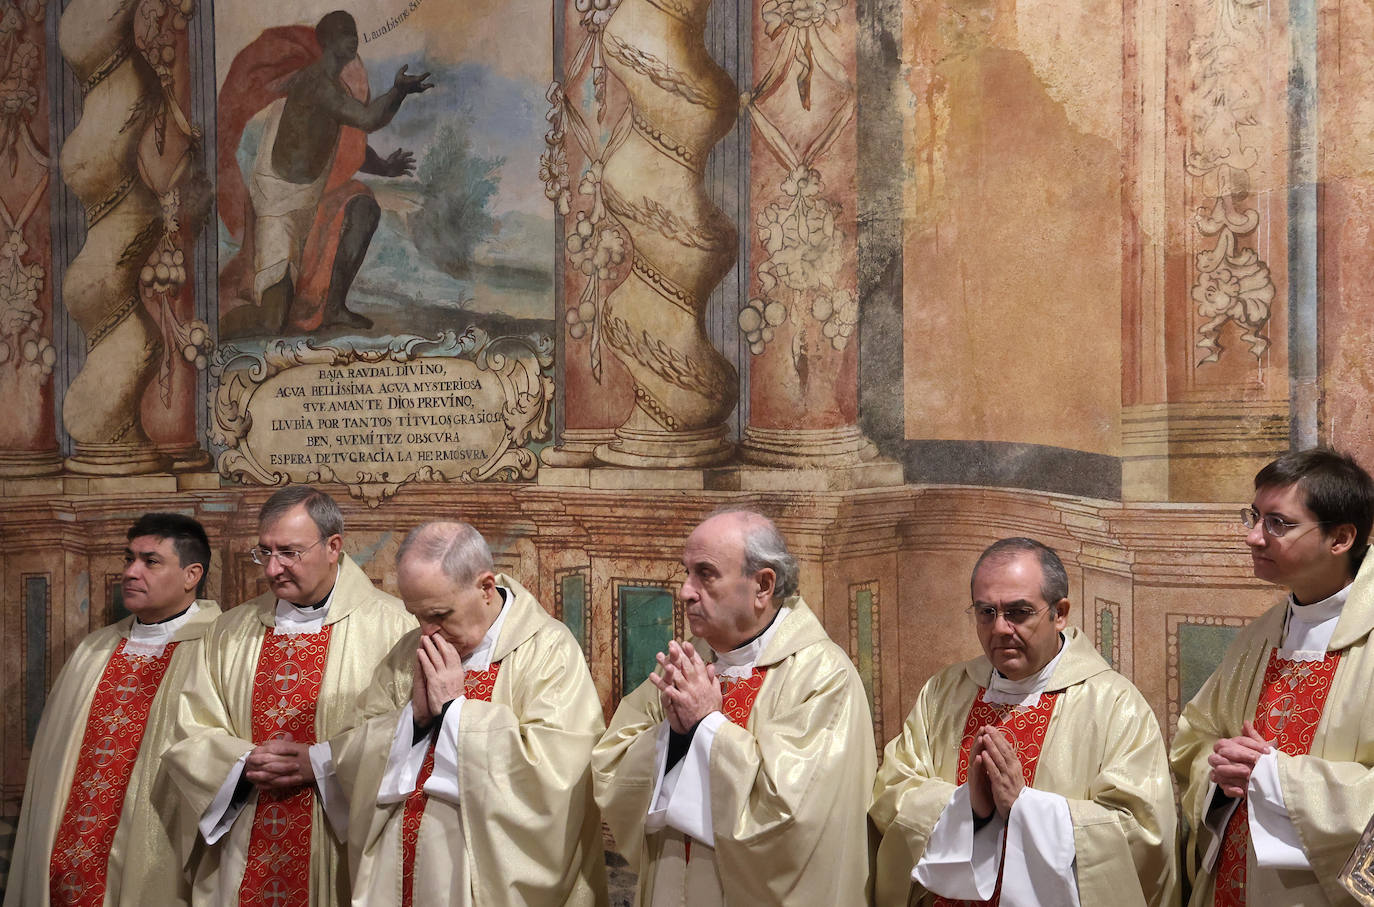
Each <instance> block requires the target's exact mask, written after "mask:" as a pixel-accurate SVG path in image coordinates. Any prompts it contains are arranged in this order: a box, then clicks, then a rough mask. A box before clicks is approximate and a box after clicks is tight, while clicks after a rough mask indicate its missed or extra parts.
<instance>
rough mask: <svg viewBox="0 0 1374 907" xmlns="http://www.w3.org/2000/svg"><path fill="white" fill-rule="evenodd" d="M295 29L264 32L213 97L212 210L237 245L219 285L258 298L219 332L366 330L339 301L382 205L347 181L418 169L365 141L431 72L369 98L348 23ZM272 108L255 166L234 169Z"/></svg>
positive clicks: (406, 156) (343, 18) (329, 21)
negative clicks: (243, 140)
mask: <svg viewBox="0 0 1374 907" xmlns="http://www.w3.org/2000/svg"><path fill="white" fill-rule="evenodd" d="M303 31H306V30H305V29H301V28H299V27H295V28H284V29H269V30H267V31H265V32H264V33H263V35H262V37H260V38H259V39H258V40H257V41H255V42H253V44H251V45H249V46H248V47H247V48H245V49H244V50H243V51H242V52H241V53H240V54H239V55H238V56H237V57H236V58H235V60H234V65H233V67H231V69H230V72H229V75H228V77H227V78H226V79H225V84H224V87H223V88H222V90H221V96H220V117H221V129H226V130H227V131H226V133H225V136H224V138H223V139H222V141H221V144H220V147H221V153H223V152H224V151H226V150H228V151H230V152H231V154H230V157H229V158H228V159H227V161H226V160H225V159H224V158H221V166H220V178H221V180H222V181H225V180H227V181H228V184H227V185H223V184H222V185H221V190H220V206H221V211H222V214H224V220H225V224H226V226H228V227H229V229H230V232H231V234H235V235H236V236H238V237H239V238H241V239H242V241H243V243H244V244H243V247H242V249H241V250H240V253H239V256H237V257H236V259H235V260H234V261H233V262H231V263H230V265H229V266H227V267H226V269H225V272H224V273H223V274H222V275H221V283H222V284H224V285H226V288H227V289H230V290H231V291H237V292H240V293H242V292H244V291H245V290H248V289H251V295H252V298H253V300H254V301H255V302H256V303H257V306H245V305H241V306H239V308H237V309H233V310H229V311H227V312H226V314H225V316H224V318H223V319H222V323H221V333H222V334H224V335H225V336H238V335H244V334H263V333H266V334H269V335H271V334H278V333H281V332H283V331H287V332H306V331H313V330H318V329H321V328H329V327H335V326H338V327H344V328H354V329H359V330H365V329H367V328H369V327H371V326H372V322H371V321H370V320H369V319H367V318H365V317H363V316H362V315H359V314H357V313H356V312H353V311H350V310H349V309H348V307H347V305H346V303H347V299H348V291H349V288H350V287H351V286H352V285H353V278H354V277H355V276H356V275H357V273H358V268H359V267H360V266H361V265H362V261H363V257H364V256H365V255H366V253H367V247H368V244H369V243H370V242H371V240H372V234H373V232H374V231H375V230H376V228H377V223H378V221H379V219H380V215H381V209H380V208H379V207H378V205H377V202H376V200H375V199H374V198H373V197H372V193H371V192H370V191H369V190H368V189H367V187H366V186H364V185H363V184H362V183H361V182H359V181H357V180H355V179H353V175H354V174H355V173H356V172H358V171H362V172H363V173H370V174H374V175H377V176H386V177H396V176H405V175H407V174H409V173H411V172H413V170H414V168H415V158H414V155H413V154H411V153H410V152H408V151H404V150H401V149H399V148H398V149H396V150H395V151H394V152H392V153H391V154H390V155H388V156H387V157H385V158H383V157H382V156H381V155H379V154H378V153H377V152H376V151H374V150H373V149H372V148H371V147H370V146H369V145H368V144H367V134H368V133H371V132H375V131H376V130H378V129H381V128H382V127H383V126H386V125H387V124H388V123H390V122H391V120H392V118H393V117H394V116H395V115H396V112H397V111H398V110H400V108H401V104H402V102H404V100H405V99H406V97H408V96H409V95H412V94H418V93H420V92H424V91H427V90H428V89H430V88H432V87H433V83H431V82H429V81H428V79H429V73H423V74H421V75H411V74H410V73H408V72H407V69H408V67H407V66H402V67H401V68H400V70H398V71H397V73H396V76H395V78H394V80H393V82H392V86H391V88H390V90H388V91H387V92H386V93H385V94H383V95H381V96H380V97H378V98H376V99H375V100H369V88H368V81H367V74H366V72H365V71H364V70H363V67H362V63H361V61H360V60H359V59H358V30H357V26H356V25H355V23H354V21H353V17H352V16H350V15H349V14H348V13H346V12H343V11H342V10H336V11H334V12H331V13H328V14H327V15H325V16H324V18H322V19H321V20H320V22H319V24H318V25H317V26H315V29H314V32H313V39H314V40H313V42H311V41H309V40H307V39H306V38H305V36H304V35H302V34H301V32H303ZM312 43H313V47H312V46H311V45H312ZM268 106H270V108H271V110H270V113H269V116H268V119H267V124H266V127H265V129H264V132H263V135H262V139H261V142H260V143H259V146H258V152H257V157H256V160H255V161H254V163H253V166H252V168H251V170H250V171H249V172H248V173H247V174H239V173H238V168H237V166H236V164H235V159H234V157H233V152H234V151H236V149H237V147H238V140H239V137H240V136H241V135H242V131H243V126H244V125H246V124H247V121H248V118H250V117H251V116H252V115H253V114H256V113H257V112H258V111H259V110H261V109H263V108H264V107H268ZM245 114H246V116H245ZM231 141H232V145H231V144H230V142H231ZM230 168H232V170H233V173H226V170H227V169H230ZM245 184H246V185H245ZM245 188H246V192H245ZM236 226H237V227H238V231H237V232H236V231H235V227H236Z"/></svg>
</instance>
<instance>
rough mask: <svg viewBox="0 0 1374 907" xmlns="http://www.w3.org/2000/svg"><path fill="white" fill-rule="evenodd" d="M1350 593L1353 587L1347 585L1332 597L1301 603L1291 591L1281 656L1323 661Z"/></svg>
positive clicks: (1300, 659) (1296, 659) (1292, 658)
mask: <svg viewBox="0 0 1374 907" xmlns="http://www.w3.org/2000/svg"><path fill="white" fill-rule="evenodd" d="M1349 595H1350V586H1346V587H1345V588H1344V589H1342V590H1341V591H1339V592H1337V593H1336V594H1335V595H1332V596H1331V597H1330V598H1324V599H1322V600H1321V601H1319V602H1314V603H1312V604H1310V605H1300V604H1298V601H1297V599H1295V598H1293V596H1292V594H1291V593H1290V594H1289V596H1288V613H1287V615H1285V617H1284V624H1285V626H1284V629H1283V643H1282V644H1281V645H1280V646H1279V657H1280V658H1286V659H1289V660H1291V661H1321V660H1322V659H1324V658H1326V647H1327V645H1328V644H1329V643H1330V642H1331V636H1332V634H1334V633H1335V632H1336V624H1337V623H1339V622H1340V619H1341V609H1342V608H1344V607H1345V600H1346V598H1348V597H1349Z"/></svg>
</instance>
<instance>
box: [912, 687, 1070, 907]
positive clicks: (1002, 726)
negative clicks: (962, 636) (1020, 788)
mask: <svg viewBox="0 0 1374 907" xmlns="http://www.w3.org/2000/svg"><path fill="white" fill-rule="evenodd" d="M984 692H985V691H984V689H983V688H979V690H978V695H977V696H975V697H974V698H973V707H972V708H970V709H969V710H968V720H967V721H965V722H964V736H963V738H962V739H961V740H960V741H959V783H960V784H965V783H967V782H968V770H969V754H970V752H971V751H972V749H973V738H974V737H976V736H977V735H978V729H979V728H981V727H984V726H991V727H995V728H997V729H998V730H1000V731H1001V732H1002V733H1003V735H1005V736H1006V738H1007V739H1008V740H1009V741H1011V745H1012V746H1013V747H1015V749H1016V758H1017V760H1018V761H1020V763H1021V778H1022V780H1023V781H1025V782H1026V786H1027V787H1031V786H1033V785H1034V783H1035V767H1036V765H1038V764H1039V762H1040V750H1041V747H1043V746H1044V745H1045V732H1046V731H1047V730H1048V729H1049V726H1050V716H1051V715H1052V714H1053V713H1054V705H1055V703H1056V702H1058V701H1059V696H1060V694H1059V693H1042V694H1040V701H1039V702H1037V703H1036V704H1035V705H1033V706H1027V707H1022V706H1014V705H1001V704H994V703H991V702H984V701H983V693H984ZM1003 846H1004V847H1005V844H1003ZM1001 898H1002V873H1001V871H1000V870H999V871H998V873H997V886H996V887H995V888H994V889H993V891H992V898H991V899H990V900H987V901H960V900H953V899H950V898H943V897H938V896H937V897H936V898H935V901H934V903H935V905H936V907H972V905H975V904H988V905H991V907H996V905H997V904H998V902H999V901H1000V900H1001Z"/></svg>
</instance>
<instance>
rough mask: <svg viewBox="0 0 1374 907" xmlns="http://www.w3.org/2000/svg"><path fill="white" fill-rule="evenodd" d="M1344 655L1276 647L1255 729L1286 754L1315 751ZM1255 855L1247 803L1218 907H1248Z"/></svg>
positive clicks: (1227, 854)
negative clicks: (1298, 657) (1289, 653)
mask: <svg viewBox="0 0 1374 907" xmlns="http://www.w3.org/2000/svg"><path fill="white" fill-rule="evenodd" d="M1340 660H1341V653H1340V652H1335V653H1333V654H1330V655H1327V656H1326V658H1324V659H1323V660H1321V661H1290V660H1289V659H1286V658H1280V657H1279V650H1278V649H1277V648H1276V649H1274V650H1272V651H1271V652H1270V653H1269V665H1268V667H1266V668H1265V669H1264V688H1263V689H1262V690H1261V691H1260V697H1259V704H1258V705H1257V706H1256V707H1255V730H1256V731H1258V732H1259V734H1260V736H1261V737H1263V738H1264V739H1266V740H1273V741H1274V743H1275V746H1277V748H1278V749H1279V751H1280V752H1284V753H1287V754H1288V755H1290V756H1305V755H1307V753H1308V752H1309V751H1310V750H1311V749H1312V738H1313V737H1315V736H1316V733H1317V725H1318V724H1319V723H1320V722H1321V720H1322V711H1323V710H1324V709H1325V708H1326V697H1327V694H1329V693H1330V692H1331V681H1332V679H1333V678H1334V677H1335V676H1336V666H1337V665H1338V664H1339V663H1340ZM1249 851H1250V810H1249V807H1248V804H1247V800H1246V799H1242V800H1241V801H1240V804H1239V805H1238V806H1237V807H1236V811H1235V812H1233V813H1231V818H1230V820H1229V821H1227V823H1226V831H1225V833H1224V836H1223V838H1222V844H1221V856H1220V857H1219V858H1218V860H1217V877H1216V885H1215V890H1214V891H1213V895H1212V897H1213V900H1212V903H1213V904H1214V905H1215V907H1244V905H1245V861H1246V856H1247V854H1248V853H1249Z"/></svg>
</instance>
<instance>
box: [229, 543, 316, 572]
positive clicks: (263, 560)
mask: <svg viewBox="0 0 1374 907" xmlns="http://www.w3.org/2000/svg"><path fill="white" fill-rule="evenodd" d="M323 541H324V539H316V540H315V545H318V544H319V543H320V542H323ZM315 545H307V546H306V547H304V548H283V549H282V550H280V551H273V550H272V549H271V548H264V547H262V546H261V545H255V546H253V547H252V548H249V549H248V553H249V554H251V555H253V563H255V564H257V565H258V566H259V567H266V566H267V565H268V564H270V563H271V562H272V558H276V559H277V561H278V562H279V563H281V564H284V565H286V566H288V567H289V566H291V565H292V564H299V563H300V562H301V558H302V557H304V556H305V553H306V552H307V551H309V550H310V549H311V548H314V547H315Z"/></svg>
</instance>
